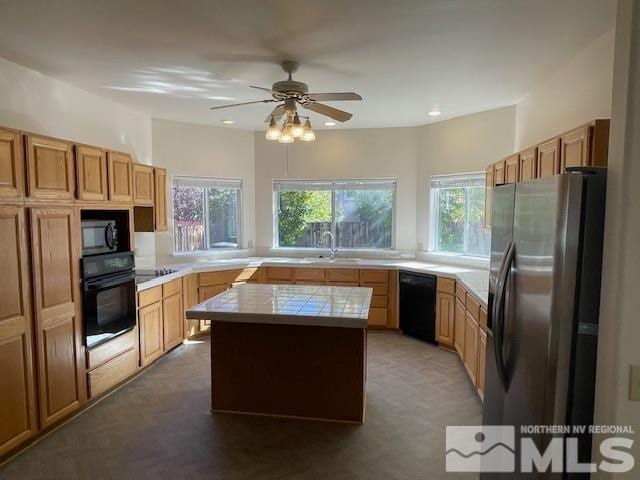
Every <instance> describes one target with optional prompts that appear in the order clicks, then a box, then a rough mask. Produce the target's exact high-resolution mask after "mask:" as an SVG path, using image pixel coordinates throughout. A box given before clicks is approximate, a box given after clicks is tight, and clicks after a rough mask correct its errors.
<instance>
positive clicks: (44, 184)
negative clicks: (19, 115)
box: [25, 134, 76, 201]
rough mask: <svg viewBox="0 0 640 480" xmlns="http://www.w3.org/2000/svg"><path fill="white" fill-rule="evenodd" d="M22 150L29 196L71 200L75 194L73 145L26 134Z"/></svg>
mask: <svg viewBox="0 0 640 480" xmlns="http://www.w3.org/2000/svg"><path fill="white" fill-rule="evenodd" d="M25 147H26V155H27V177H28V181H27V186H28V195H29V197H31V198H35V199H40V200H68V201H71V200H73V199H74V197H75V191H76V178H75V176H76V174H75V161H74V155H73V145H72V144H71V143H69V142H66V141H64V140H58V139H55V138H48V137H42V136H39V135H32V134H29V135H26V140H25Z"/></svg>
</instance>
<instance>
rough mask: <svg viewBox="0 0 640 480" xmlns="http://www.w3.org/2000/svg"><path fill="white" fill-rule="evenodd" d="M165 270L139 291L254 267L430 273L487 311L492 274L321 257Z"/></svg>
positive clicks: (434, 265) (176, 266) (178, 266)
mask: <svg viewBox="0 0 640 480" xmlns="http://www.w3.org/2000/svg"><path fill="white" fill-rule="evenodd" d="M166 267H167V268H172V269H174V270H177V272H175V273H171V274H169V275H163V276H162V277H158V278H154V279H151V280H148V281H146V282H142V283H139V284H138V285H137V289H138V291H142V290H146V289H147V288H151V287H155V286H156V285H161V284H163V283H166V282H168V281H170V280H173V279H175V278H180V277H182V276H185V275H188V274H190V273H197V272H213V271H219V270H231V269H234V268H251V267H254V268H256V267H301V268H305V267H308V268H360V269H365V268H388V269H394V270H406V271H410V272H417V273H429V274H432V275H437V276H439V277H446V278H452V279H454V280H457V281H460V282H462V284H463V285H464V287H465V289H466V290H467V291H468V292H469V293H471V295H473V297H474V298H475V299H476V300H478V301H479V302H480V304H481V305H482V306H483V307H484V308H487V297H488V291H489V273H488V271H487V270H481V269H477V268H467V267H463V266H456V265H447V264H443V263H435V262H427V261H418V260H377V259H337V260H335V261H330V260H327V259H321V258H284V257H246V258H232V259H221V260H213V261H208V262H193V263H185V264H172V265H166Z"/></svg>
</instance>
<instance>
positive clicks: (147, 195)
mask: <svg viewBox="0 0 640 480" xmlns="http://www.w3.org/2000/svg"><path fill="white" fill-rule="evenodd" d="M153 190H154V177H153V167H150V166H149V165H142V164H140V163H134V164H133V203H134V205H140V206H149V207H152V206H153V200H154V195H153Z"/></svg>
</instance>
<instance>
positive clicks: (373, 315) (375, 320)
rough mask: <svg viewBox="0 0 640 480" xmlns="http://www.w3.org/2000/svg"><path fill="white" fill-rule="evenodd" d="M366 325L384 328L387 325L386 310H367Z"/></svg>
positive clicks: (373, 308) (374, 308)
mask: <svg viewBox="0 0 640 480" xmlns="http://www.w3.org/2000/svg"><path fill="white" fill-rule="evenodd" d="M367 323H368V325H370V326H376V327H385V326H386V325H387V309H386V308H376V307H372V308H370V309H369V319H368V321H367Z"/></svg>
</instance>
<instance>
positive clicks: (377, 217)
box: [273, 180, 396, 249]
mask: <svg viewBox="0 0 640 480" xmlns="http://www.w3.org/2000/svg"><path fill="white" fill-rule="evenodd" d="M395 193H396V181H395V180H318V181H304V180H277V181H274V183H273V197H274V232H275V235H274V237H275V238H274V245H275V246H276V247H284V248H327V247H329V245H330V239H329V238H327V237H328V235H327V236H323V234H324V232H332V233H333V234H334V236H335V239H336V246H337V247H338V248H341V249H365V248H366V249H390V248H393V246H394V205H395Z"/></svg>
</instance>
